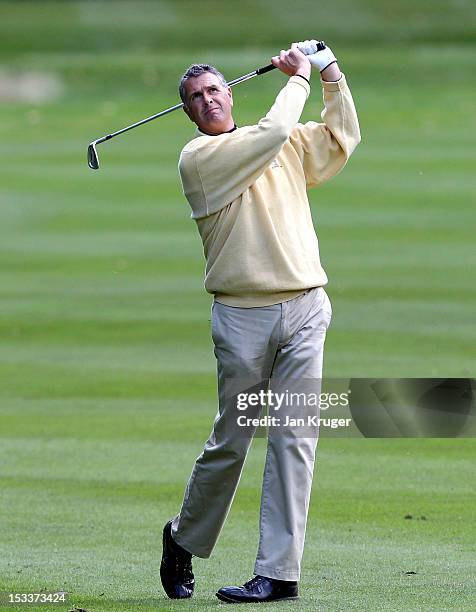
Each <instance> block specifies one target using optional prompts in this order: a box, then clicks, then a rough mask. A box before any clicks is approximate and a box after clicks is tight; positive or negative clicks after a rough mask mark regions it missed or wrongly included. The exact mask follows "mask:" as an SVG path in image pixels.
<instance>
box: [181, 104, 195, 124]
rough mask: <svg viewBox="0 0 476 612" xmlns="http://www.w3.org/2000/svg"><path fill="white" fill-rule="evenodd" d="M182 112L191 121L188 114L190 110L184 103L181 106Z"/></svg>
mask: <svg viewBox="0 0 476 612" xmlns="http://www.w3.org/2000/svg"><path fill="white" fill-rule="evenodd" d="M182 109H183V112H184V113H185V114H186V115H187V117H188V118H189V119H190V121H193V119H192V117H191V115H190V111H189V109H188V106H187V105H186V104H184V105H183V106H182Z"/></svg>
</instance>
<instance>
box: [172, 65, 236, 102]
mask: <svg viewBox="0 0 476 612" xmlns="http://www.w3.org/2000/svg"><path fill="white" fill-rule="evenodd" d="M205 72H211V73H212V74H215V75H216V76H217V77H218V78H219V79H220V81H221V84H222V85H224V86H226V79H225V77H224V76H223V75H222V73H221V72H219V71H218V70H217V69H216V68H215V66H210V64H192V65H191V66H190V67H189V68H187V70H186V71H185V72H184V74H183V76H182V78H181V79H180V85H179V94H180V98H181V100H182V102H183V103H184V104H186V103H187V100H186V97H185V83H186V82H187V80H188V79H191V78H193V77H198V76H200V75H201V74H204V73H205Z"/></svg>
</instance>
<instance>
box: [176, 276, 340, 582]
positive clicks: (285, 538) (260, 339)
mask: <svg viewBox="0 0 476 612" xmlns="http://www.w3.org/2000/svg"><path fill="white" fill-rule="evenodd" d="M331 316H332V311H331V305H330V302H329V298H328V297H327V294H326V292H325V291H324V289H323V288H322V287H316V288H314V289H310V290H309V291H306V292H305V293H303V294H302V295H300V296H298V297H297V298H294V299H292V300H289V301H287V302H283V303H281V304H274V305H272V306H264V307H259V308H235V307H231V306H225V305H224V304H220V303H219V302H214V303H213V306H212V337H213V341H214V344H215V355H216V358H217V373H218V397H219V408H218V413H217V415H216V418H215V422H214V425H213V430H212V432H211V434H210V437H209V439H208V440H207V442H206V444H205V447H204V449H203V452H202V453H201V455H200V456H199V457H198V459H197V460H196V463H195V466H194V468H193V471H192V474H191V476H190V480H189V482H188V485H187V488H186V491H185V496H184V500H183V504H182V508H181V510H180V513H179V514H178V515H177V516H176V517H175V519H174V521H173V523H172V535H173V538H174V539H175V541H176V542H178V543H179V544H180V545H181V546H182V547H183V548H185V549H186V550H188V551H189V552H191V553H192V554H193V555H195V556H197V557H204V558H207V557H209V556H210V554H211V552H212V550H213V547H214V546H215V543H216V541H217V539H218V536H219V534H220V531H221V528H222V526H223V524H224V522H225V519H226V517H227V514H228V511H229V509H230V506H231V503H232V501H233V497H234V494H235V491H236V487H237V485H238V482H239V480H240V476H241V472H242V469H243V465H244V462H245V458H246V455H247V452H248V449H249V446H250V444H251V439H252V434H253V433H254V430H253V431H251V434H250V433H249V431H248V433H247V434H246V435H245V434H244V433H243V432H241V431H238V430H239V428H237V427H236V414H237V412H236V395H235V396H234V395H232V394H230V393H229V392H227V382H229V381H232V382H233V381H235V382H236V381H238V382H239V381H240V380H247V381H251V382H252V383H256V385H257V387H256V388H259V387H260V385H263V384H264V383H263V381H266V384H267V379H271V380H273V379H276V380H278V381H280V383H279V384H284V383H285V382H286V381H288V380H291V379H292V380H293V381H297V380H300V379H313V380H314V381H316V384H319V383H320V379H321V376H322V361H323V349H324V340H325V336H326V330H327V328H328V326H329V323H330V320H331ZM235 387H236V385H235ZM248 387H249V385H248ZM256 388H254V389H253V390H254V391H256ZM319 390H320V387H319ZM256 410H259V409H256ZM316 411H318V409H317V408H316ZM246 415H247V416H254V415H251V414H250V412H249V411H248V412H246ZM258 416H259V415H258ZM233 420H234V423H235V426H234V427H232V426H230V423H232V422H233ZM254 429H256V428H254ZM307 431H309V430H307ZM306 435H308V436H309V437H298V435H297V433H296V431H295V429H294V428H292V427H288V428H283V427H279V428H278V427H276V428H271V427H270V428H269V430H268V446H267V454H266V462H265V468H264V475H263V486H262V495H261V510H260V540H259V548H258V554H257V559H256V564H255V567H254V573H255V574H260V575H262V576H267V577H269V578H276V579H280V580H299V578H300V567H301V558H302V553H303V548H304V538H305V530H306V520H307V513H308V507H309V498H310V493H311V485H312V476H313V468H314V457H315V451H316V446H317V438H318V428H317V427H315V428H314V430H313V431H312V434H306Z"/></svg>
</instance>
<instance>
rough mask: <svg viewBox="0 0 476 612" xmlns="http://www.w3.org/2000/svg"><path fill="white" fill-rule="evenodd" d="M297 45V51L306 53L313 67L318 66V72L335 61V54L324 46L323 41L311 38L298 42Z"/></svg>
mask: <svg viewBox="0 0 476 612" xmlns="http://www.w3.org/2000/svg"><path fill="white" fill-rule="evenodd" d="M297 45H298V49H299V51H301V52H302V53H304V55H307V59H308V60H309V61H310V62H311V64H312V66H313V68H318V70H319V72H322V71H323V70H325V69H326V68H327V67H328V66H330V65H331V64H332V63H334V62H336V61H337V58H336V56H335V55H334V54H333V53H332V51H331V50H330V48H329V47H326V46H325V44H324V42H321V41H317V40H314V39H313V40H304V41H302V42H298V44H297ZM322 45H324V48H323V49H321V50H318V49H319V48H320V47H321V46H322Z"/></svg>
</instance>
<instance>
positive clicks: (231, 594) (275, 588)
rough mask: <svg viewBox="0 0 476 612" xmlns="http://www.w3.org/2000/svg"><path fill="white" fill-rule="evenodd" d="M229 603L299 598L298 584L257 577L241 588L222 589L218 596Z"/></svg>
mask: <svg viewBox="0 0 476 612" xmlns="http://www.w3.org/2000/svg"><path fill="white" fill-rule="evenodd" d="M216 596H217V597H218V599H220V600H221V601H226V602H227V603H262V602H265V601H279V600H282V599H297V598H298V583H297V582H289V581H287V580H275V579H274V578H266V577H265V576H255V577H254V578H252V579H251V580H249V581H248V582H245V584H244V585H243V586H241V587H237V586H229V587H222V588H221V589H220V590H219V591H218V592H217V594H216Z"/></svg>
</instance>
